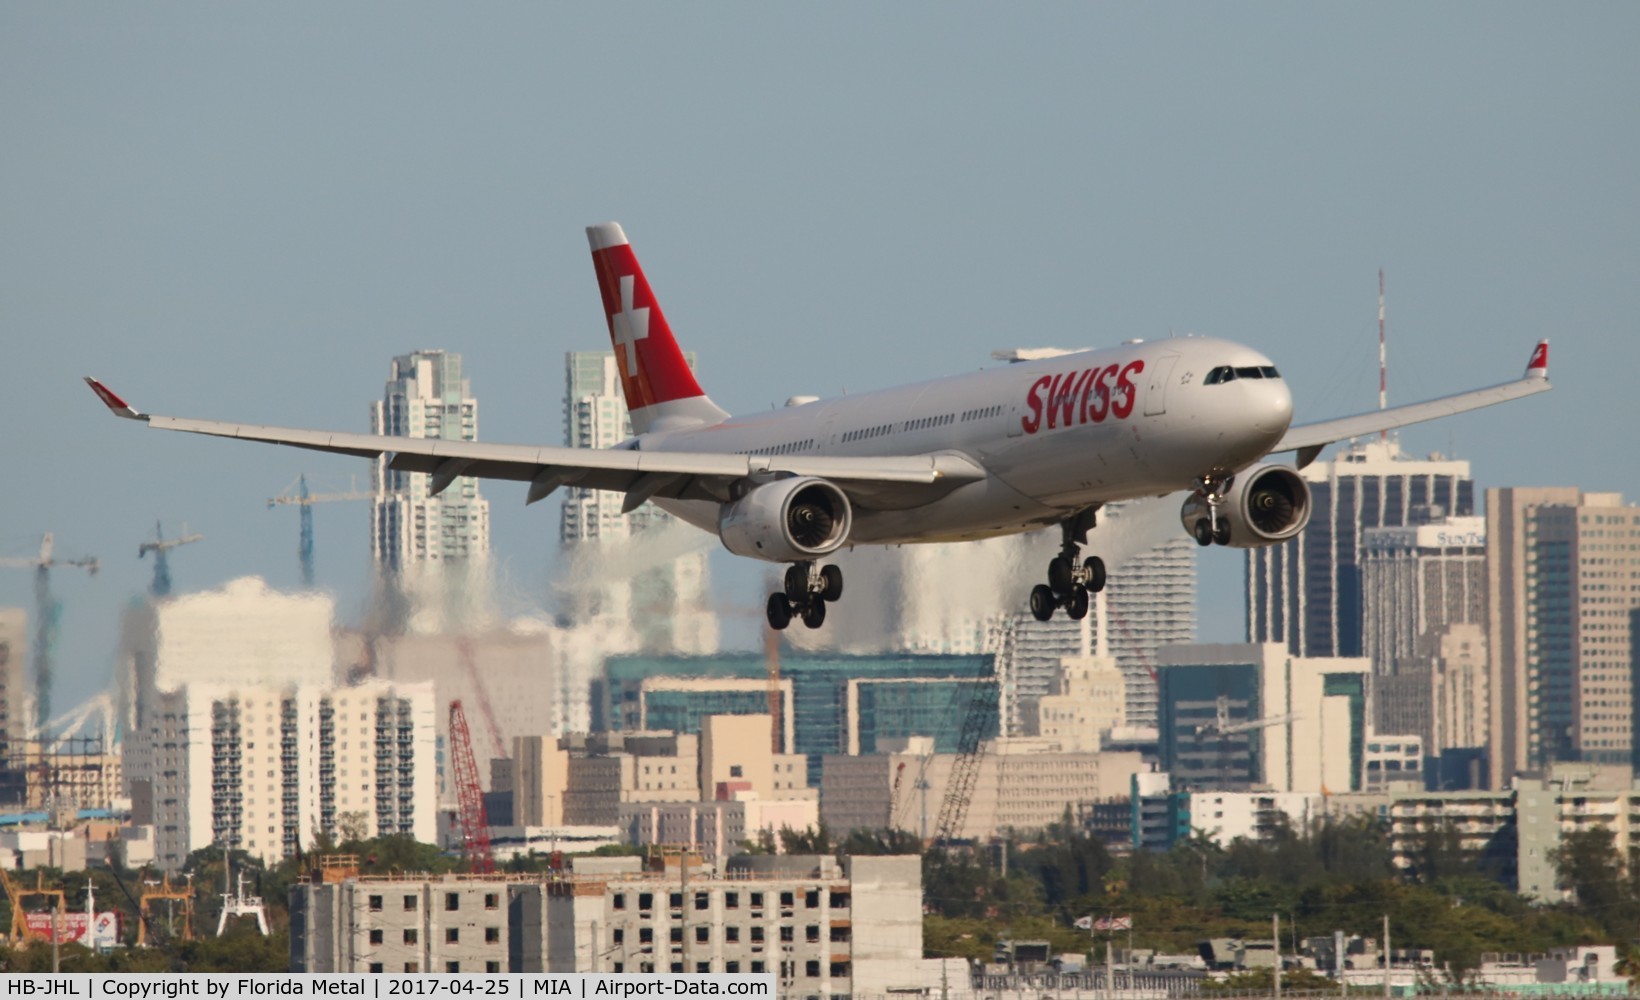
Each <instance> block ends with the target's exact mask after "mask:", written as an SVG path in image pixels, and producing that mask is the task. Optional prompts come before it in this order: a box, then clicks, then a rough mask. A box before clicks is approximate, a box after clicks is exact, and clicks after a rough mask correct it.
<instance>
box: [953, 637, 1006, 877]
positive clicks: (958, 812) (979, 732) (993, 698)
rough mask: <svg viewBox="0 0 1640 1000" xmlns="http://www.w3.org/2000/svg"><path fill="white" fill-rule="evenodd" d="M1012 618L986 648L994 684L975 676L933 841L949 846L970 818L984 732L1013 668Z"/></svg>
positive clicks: (995, 717)
mask: <svg viewBox="0 0 1640 1000" xmlns="http://www.w3.org/2000/svg"><path fill="white" fill-rule="evenodd" d="M1014 627H1015V620H1014V616H1013V615H1009V616H1008V617H1007V618H1006V619H1004V620H1002V621H1000V622H998V623H997V624H995V625H993V626H992V627H991V629H990V631H989V634H988V635H987V637H986V638H987V645H989V646H990V647H991V648H992V652H993V654H994V659H993V661H992V662H993V664H994V666H993V667H992V670H991V673H992V680H993V681H994V683H991V684H987V683H985V678H984V677H982V676H978V675H976V676H975V678H974V681H975V689H974V696H973V698H972V700H970V701H969V702H968V713H967V715H966V716H964V718H963V720H962V733H961V735H960V736H958V738H957V759H956V761H955V762H954V763H953V764H952V765H951V776H950V777H949V778H948V779H947V780H946V784H945V801H944V802H942V803H940V818H939V822H938V824H937V825H936V826H935V828H934V841H935V842H936V843H939V844H944V845H947V846H949V845H950V844H951V843H952V842H953V841H955V840H956V838H957V835H958V834H960V833H961V832H962V825H963V822H964V821H965V820H966V819H967V818H968V803H969V801H970V800H971V799H972V798H973V797H974V785H975V783H977V782H978V781H979V768H980V763H981V762H982V761H983V760H984V759H985V741H984V735H985V730H986V729H987V728H989V726H990V724H991V723H992V722H994V721H996V720H997V717H998V716H997V699H998V695H999V693H1000V692H1001V690H1002V685H1003V682H1004V678H1003V674H1004V670H1005V669H1011V668H1012V662H1013V654H1014Z"/></svg>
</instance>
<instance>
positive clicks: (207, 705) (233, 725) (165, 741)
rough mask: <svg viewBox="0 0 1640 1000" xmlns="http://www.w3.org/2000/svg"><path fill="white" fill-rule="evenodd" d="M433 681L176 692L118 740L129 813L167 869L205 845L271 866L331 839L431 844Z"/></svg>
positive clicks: (191, 687)
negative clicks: (393, 837) (148, 831)
mask: <svg viewBox="0 0 1640 1000" xmlns="http://www.w3.org/2000/svg"><path fill="white" fill-rule="evenodd" d="M433 716H434V711H433V689H432V685H431V684H425V683H424V684H413V685H395V684H391V683H387V682H383V681H369V682H366V683H364V684H362V685H358V686H355V687H348V688H331V687H318V686H313V685H291V686H285V687H277V686H267V685H254V684H247V685H235V684H229V683H214V684H213V683H204V684H197V683H196V684H188V685H185V686H183V687H182V688H180V689H177V690H175V691H171V692H167V693H164V694H160V695H158V696H157V697H156V698H155V700H154V703H153V705H152V707H151V710H150V711H149V712H148V713H147V716H146V719H145V724H144V726H143V727H142V728H141V729H140V730H135V731H132V732H130V733H129V734H128V735H127V737H126V742H127V745H128V747H129V748H131V749H135V750H137V751H138V752H137V753H134V754H132V753H128V755H127V766H126V776H127V778H128V780H129V781H130V783H131V792H132V796H131V797H132V812H133V815H134V816H137V817H139V818H141V820H142V821H143V822H149V823H152V824H153V825H154V827H155V829H156V831H157V832H156V847H155V850H156V858H157V860H158V862H159V864H160V866H161V867H162V868H164V869H166V870H167V871H175V870H177V869H178V868H180V867H181V866H182V864H183V863H184V862H185V861H186V860H187V858H188V855H189V853H190V852H192V851H196V850H198V849H200V848H202V847H205V846H207V845H210V844H217V845H222V846H225V847H228V848H232V849H236V850H243V851H245V852H247V853H248V854H250V855H251V856H252V857H257V858H261V859H263V860H264V861H277V860H279V859H282V858H286V857H290V856H292V855H294V854H295V853H296V852H297V851H298V850H300V849H305V848H307V847H310V846H311V845H312V843H313V839H314V837H315V836H316V835H318V834H320V833H323V834H327V835H329V836H331V837H332V838H334V839H338V840H339V839H348V838H353V837H356V836H363V837H374V836H385V835H390V834H405V835H408V836H411V837H414V838H415V839H417V840H420V841H432V840H433V839H434V838H435V837H436V836H437V824H436V821H435V815H436V814H435V805H434V797H435V795H436V789H437V780H436V778H435V770H436V767H437V764H436V760H435V744H434V735H433Z"/></svg>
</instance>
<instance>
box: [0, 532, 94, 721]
mask: <svg viewBox="0 0 1640 1000" xmlns="http://www.w3.org/2000/svg"><path fill="white" fill-rule="evenodd" d="M101 565H102V563H100V562H99V561H98V560H97V559H95V558H92V557H90V556H87V557H85V558H81V559H58V558H57V557H56V556H55V555H54V554H53V536H52V534H51V532H49V531H48V532H46V533H45V534H44V535H43V536H41V538H40V554H39V555H38V556H8V557H5V558H0V566H12V567H17V568H21V569H32V570H34V609H35V611H34V613H35V621H34V720H33V722H34V725H31V726H30V727H29V729H30V730H31V731H34V730H35V729H36V728H37V726H38V724H39V722H40V721H41V720H44V719H49V718H51V684H52V673H53V663H52V657H53V655H54V653H55V651H56V649H57V627H58V625H59V624H61V619H62V613H63V606H62V604H61V603H60V602H58V600H57V599H56V598H55V597H53V596H51V570H52V568H53V567H56V566H74V567H78V568H80V569H83V570H85V571H86V572H88V573H90V574H91V575H92V576H96V575H97V570H98V568H99V567H101Z"/></svg>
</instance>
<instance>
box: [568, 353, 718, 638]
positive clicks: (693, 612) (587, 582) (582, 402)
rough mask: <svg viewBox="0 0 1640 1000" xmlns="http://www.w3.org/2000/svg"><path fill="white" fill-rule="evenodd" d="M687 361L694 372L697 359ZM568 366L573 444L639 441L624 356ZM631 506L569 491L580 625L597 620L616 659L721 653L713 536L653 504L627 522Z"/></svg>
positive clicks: (579, 359) (591, 356) (573, 359)
mask: <svg viewBox="0 0 1640 1000" xmlns="http://www.w3.org/2000/svg"><path fill="white" fill-rule="evenodd" d="M685 359H686V360H687V361H688V363H689V366H690V368H691V369H692V368H693V367H694V356H693V355H685ZM564 367H565V389H564V444H566V445H567V446H569V447H571V448H610V447H613V446H615V445H617V444H620V443H621V442H622V441H625V440H626V439H627V438H630V437H631V436H632V420H631V417H630V416H629V415H628V414H627V410H626V401H625V397H624V395H623V394H622V391H621V381H620V370H619V368H618V367H617V366H616V363H615V355H614V354H613V353H612V352H610V351H571V352H569V353H567V354H566V355H565V358H564ZM623 499H624V498H623V497H622V496H621V495H620V494H619V493H611V492H608V491H605V490H589V489H580V488H576V487H573V486H572V487H568V488H566V489H565V490H564V499H563V506H562V508H561V514H560V520H559V538H560V539H561V540H562V541H563V543H564V545H565V547H566V549H567V551H568V554H569V556H570V562H571V573H572V576H573V578H574V580H573V586H572V587H571V591H572V598H571V607H570V609H569V610H570V613H571V617H572V618H573V619H574V620H575V621H576V622H577V623H581V624H586V623H588V622H597V623H598V624H599V627H600V628H601V629H602V630H603V631H605V632H606V633H607V634H608V637H609V638H610V640H611V642H612V643H613V645H612V647H611V650H610V651H615V652H620V651H628V650H632V649H647V650H653V651H659V652H677V653H711V652H716V651H717V647H718V628H717V617H716V615H714V614H713V613H712V611H711V607H712V605H711V600H710V593H709V592H710V588H711V574H710V571H709V568H708V565H707V551H708V549H709V548H710V547H711V538H710V536H708V535H705V534H704V533H702V532H698V531H696V530H695V529H693V528H689V527H687V526H685V525H682V524H680V523H678V522H677V521H676V520H675V519H674V518H672V517H671V515H669V514H667V513H666V512H665V511H662V510H661V509H659V508H658V507H656V506H654V505H653V504H644V505H643V506H642V507H639V508H638V509H637V510H635V511H633V512H631V513H630V514H622V513H621V505H622V503H623Z"/></svg>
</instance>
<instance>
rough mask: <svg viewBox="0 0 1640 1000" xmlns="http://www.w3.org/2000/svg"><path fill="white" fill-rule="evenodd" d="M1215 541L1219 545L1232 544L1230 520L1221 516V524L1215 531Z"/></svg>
mask: <svg viewBox="0 0 1640 1000" xmlns="http://www.w3.org/2000/svg"><path fill="white" fill-rule="evenodd" d="M1213 541H1214V542H1215V543H1216V544H1218V545H1229V544H1230V522H1229V521H1226V520H1225V519H1223V518H1219V526H1218V528H1217V529H1215V530H1214V532H1213Z"/></svg>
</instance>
